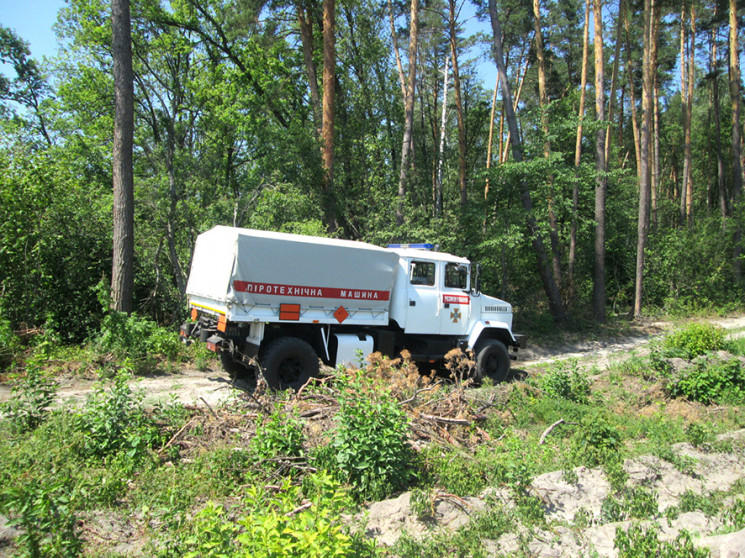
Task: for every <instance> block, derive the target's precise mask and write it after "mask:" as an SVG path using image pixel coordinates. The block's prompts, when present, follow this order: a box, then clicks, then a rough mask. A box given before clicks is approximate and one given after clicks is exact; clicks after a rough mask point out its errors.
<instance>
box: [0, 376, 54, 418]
mask: <svg viewBox="0 0 745 558" xmlns="http://www.w3.org/2000/svg"><path fill="white" fill-rule="evenodd" d="M56 395H57V382H55V381H54V380H50V379H49V378H45V377H44V376H43V375H42V374H41V373H40V372H39V370H38V369H37V368H36V367H35V366H29V367H28V368H27V369H26V376H25V377H24V378H23V379H22V380H21V381H20V382H19V383H18V384H17V385H15V386H13V397H12V398H11V400H10V401H8V402H7V403H4V404H2V406H0V410H2V411H4V412H5V413H7V414H8V416H9V417H10V420H11V423H12V424H13V427H14V429H15V430H16V431H18V432H26V431H28V430H33V429H34V428H36V427H37V426H39V425H40V424H41V423H42V422H44V420H45V418H46V416H47V414H48V412H49V405H51V404H52V402H53V401H54V398H55V396H56Z"/></svg>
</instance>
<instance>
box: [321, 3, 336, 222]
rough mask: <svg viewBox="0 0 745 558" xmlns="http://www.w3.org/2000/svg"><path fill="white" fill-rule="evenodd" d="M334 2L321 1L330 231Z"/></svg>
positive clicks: (325, 172)
mask: <svg viewBox="0 0 745 558" xmlns="http://www.w3.org/2000/svg"><path fill="white" fill-rule="evenodd" d="M335 11H336V1H335V0H323V125H322V128H321V129H322V132H321V135H322V136H323V193H324V197H325V198H326V200H325V203H324V208H325V215H324V220H325V224H326V226H327V227H328V228H329V230H331V231H335V230H336V228H337V227H338V225H337V223H336V217H335V215H334V209H333V205H334V203H333V195H334V89H335V77H336V49H335V47H334V43H335V38H334V25H335V20H336V14H335Z"/></svg>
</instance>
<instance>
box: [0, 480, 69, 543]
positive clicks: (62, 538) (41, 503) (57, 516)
mask: <svg viewBox="0 0 745 558" xmlns="http://www.w3.org/2000/svg"><path fill="white" fill-rule="evenodd" d="M3 496H4V497H3V499H2V501H0V504H1V505H0V510H1V511H2V512H3V513H4V514H6V515H8V516H10V521H9V525H10V526H17V527H20V528H21V529H22V532H21V534H20V535H19V536H18V539H17V543H18V546H19V550H20V551H21V554H20V556H23V557H28V558H41V557H50V558H51V557H59V558H72V557H74V556H78V554H79V552H80V550H81V547H82V540H81V539H80V538H79V537H78V533H77V532H76V529H75V525H76V523H77V518H76V517H75V514H74V512H73V507H72V498H71V494H70V488H69V486H68V485H67V484H66V483H65V482H64V481H60V480H57V479H44V480H43V481H41V482H38V483H37V482H32V483H28V484H26V485H21V486H16V487H13V488H11V489H9V490H7V491H5V493H4V495H3Z"/></svg>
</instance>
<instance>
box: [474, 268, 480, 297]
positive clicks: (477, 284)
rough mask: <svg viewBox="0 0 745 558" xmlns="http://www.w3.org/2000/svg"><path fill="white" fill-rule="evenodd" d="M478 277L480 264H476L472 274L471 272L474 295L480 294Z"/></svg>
mask: <svg viewBox="0 0 745 558" xmlns="http://www.w3.org/2000/svg"><path fill="white" fill-rule="evenodd" d="M480 276H481V264H480V263H477V264H476V265H475V267H474V272H473V293H474V294H476V295H477V294H479V293H480V292H481V281H480Z"/></svg>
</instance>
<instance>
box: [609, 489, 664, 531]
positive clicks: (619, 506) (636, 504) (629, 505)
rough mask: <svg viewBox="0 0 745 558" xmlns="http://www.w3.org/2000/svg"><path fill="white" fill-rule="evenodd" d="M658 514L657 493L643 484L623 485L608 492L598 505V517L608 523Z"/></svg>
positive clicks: (647, 517)
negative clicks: (611, 492)
mask: <svg viewBox="0 0 745 558" xmlns="http://www.w3.org/2000/svg"><path fill="white" fill-rule="evenodd" d="M658 515H659V507H658V504H657V493H656V492H654V491H652V490H649V489H648V488H645V487H643V486H638V487H635V488H625V487H624V488H623V489H622V490H620V491H618V492H616V493H614V494H609V495H608V496H606V497H605V499H604V500H603V502H602V504H601V507H600V517H601V518H602V520H603V521H604V522H608V523H611V522H616V521H624V520H626V519H651V518H654V517H657V516H658Z"/></svg>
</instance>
